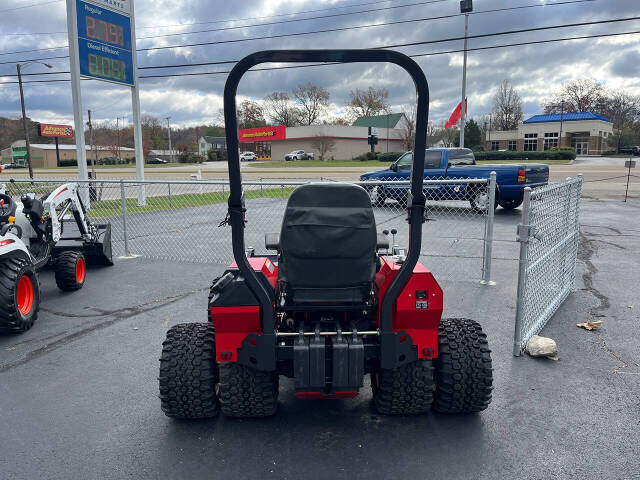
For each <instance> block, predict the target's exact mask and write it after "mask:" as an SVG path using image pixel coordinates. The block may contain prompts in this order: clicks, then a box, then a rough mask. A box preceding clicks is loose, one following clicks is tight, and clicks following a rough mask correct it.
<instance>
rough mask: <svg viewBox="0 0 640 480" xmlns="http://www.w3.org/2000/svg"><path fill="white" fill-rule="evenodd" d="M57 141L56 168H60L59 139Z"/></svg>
mask: <svg viewBox="0 0 640 480" xmlns="http://www.w3.org/2000/svg"><path fill="white" fill-rule="evenodd" d="M55 139H56V167H59V166H60V147H59V146H58V137H55Z"/></svg>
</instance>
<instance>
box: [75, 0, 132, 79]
mask: <svg viewBox="0 0 640 480" xmlns="http://www.w3.org/2000/svg"><path fill="white" fill-rule="evenodd" d="M98 3H102V2H98ZM104 3H120V2H115V1H114V2H104ZM126 3H129V2H128V1H127V2H126ZM76 10H77V15H78V18H77V22H78V55H79V57H80V75H82V76H84V77H91V78H95V79H98V80H106V81H109V82H116V83H121V84H125V85H133V58H132V47H131V20H130V18H129V17H128V16H127V15H121V14H120V13H116V12H113V11H111V10H109V9H106V8H102V7H98V6H96V5H94V4H92V3H88V2H85V1H82V0H76Z"/></svg>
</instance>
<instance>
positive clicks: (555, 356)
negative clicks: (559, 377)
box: [547, 355, 560, 362]
mask: <svg viewBox="0 0 640 480" xmlns="http://www.w3.org/2000/svg"><path fill="white" fill-rule="evenodd" d="M547 358H548V359H549V360H553V361H556V362H557V361H558V360H560V359H559V358H558V356H557V355H554V356H553V357H547Z"/></svg>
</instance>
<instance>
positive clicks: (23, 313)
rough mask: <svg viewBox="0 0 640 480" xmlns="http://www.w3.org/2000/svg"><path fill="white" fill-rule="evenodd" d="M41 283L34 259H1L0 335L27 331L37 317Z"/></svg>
mask: <svg viewBox="0 0 640 480" xmlns="http://www.w3.org/2000/svg"><path fill="white" fill-rule="evenodd" d="M39 309H40V283H39V282H38V274H37V273H36V270H35V268H34V266H33V263H32V262H31V260H28V259H26V258H24V257H11V258H5V259H2V260H1V261H0V335H3V334H11V333H22V332H26V331H27V330H29V329H30V328H31V327H32V326H33V322H35V321H36V319H37V318H38V310H39Z"/></svg>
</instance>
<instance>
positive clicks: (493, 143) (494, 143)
mask: <svg viewBox="0 0 640 480" xmlns="http://www.w3.org/2000/svg"><path fill="white" fill-rule="evenodd" d="M499 149H500V142H498V141H496V140H492V141H491V150H499Z"/></svg>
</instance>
